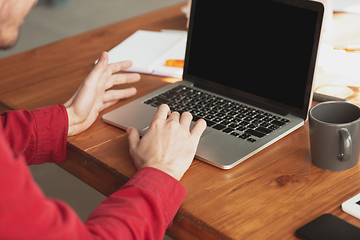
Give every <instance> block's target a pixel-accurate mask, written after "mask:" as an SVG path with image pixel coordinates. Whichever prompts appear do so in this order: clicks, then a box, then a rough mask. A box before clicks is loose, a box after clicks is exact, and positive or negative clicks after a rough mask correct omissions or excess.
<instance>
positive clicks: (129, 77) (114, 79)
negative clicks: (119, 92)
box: [105, 73, 141, 89]
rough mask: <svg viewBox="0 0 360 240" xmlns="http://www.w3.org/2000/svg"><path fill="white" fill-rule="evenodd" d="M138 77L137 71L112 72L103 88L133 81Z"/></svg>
mask: <svg viewBox="0 0 360 240" xmlns="http://www.w3.org/2000/svg"><path fill="white" fill-rule="evenodd" d="M140 78H141V77H140V74H137V73H121V74H113V75H112V76H111V77H110V78H109V80H108V81H107V82H106V86H105V89H109V88H111V87H113V86H114V85H118V84H126V83H134V82H137V81H139V80H140Z"/></svg>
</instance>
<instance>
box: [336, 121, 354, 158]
mask: <svg viewBox="0 0 360 240" xmlns="http://www.w3.org/2000/svg"><path fill="white" fill-rule="evenodd" d="M339 134H340V153H339V156H338V159H339V160H340V161H342V162H347V161H349V160H350V158H351V152H352V141H351V136H350V133H349V131H348V130H347V129H346V128H342V129H340V130H339Z"/></svg>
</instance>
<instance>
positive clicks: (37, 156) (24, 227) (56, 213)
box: [0, 105, 186, 240]
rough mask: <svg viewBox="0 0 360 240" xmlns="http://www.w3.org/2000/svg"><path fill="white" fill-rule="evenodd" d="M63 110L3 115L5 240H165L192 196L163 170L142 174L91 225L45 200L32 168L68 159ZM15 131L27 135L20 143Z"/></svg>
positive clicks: (0, 150) (0, 214) (0, 165)
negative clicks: (185, 199)
mask: <svg viewBox="0 0 360 240" xmlns="http://www.w3.org/2000/svg"><path fill="white" fill-rule="evenodd" d="M63 111H64V108H63V106H61V105H59V106H54V107H49V108H44V109H38V110H34V111H31V112H29V111H20V112H8V113H6V114H4V115H2V116H1V124H2V125H3V126H4V130H3V129H2V128H1V127H0V239H54V240H56V239H74V240H77V239H79V240H80V239H81V240H82V239H87V240H88V239H162V238H163V236H164V233H165V230H166V228H167V227H168V226H169V225H170V224H171V221H172V219H173V217H174V216H175V214H176V212H177V210H178V208H179V206H180V204H181V202H182V200H183V199H184V197H185V194H186V191H185V188H184V187H183V186H182V185H181V184H180V183H179V182H178V181H177V180H175V179H174V178H172V177H171V176H169V175H167V174H166V173H164V172H161V171H159V170H157V169H154V168H143V169H140V170H139V171H138V172H137V173H136V174H135V175H134V176H133V177H132V178H131V179H130V180H129V181H128V183H127V184H125V185H124V186H123V187H122V188H121V189H119V191H117V192H116V193H114V194H113V195H111V196H110V197H109V198H108V199H106V200H105V201H104V202H102V203H101V204H100V205H99V207H98V208H97V209H95V211H94V212H93V213H92V214H91V215H90V217H89V219H88V220H87V221H86V222H85V223H83V222H82V221H81V220H80V219H79V217H78V216H77V214H76V213H75V212H74V211H73V210H72V209H71V208H70V207H69V206H68V205H67V204H65V203H63V202H61V201H57V200H55V199H49V198H47V197H46V196H44V194H43V193H42V191H41V189H40V188H39V187H38V185H37V184H36V183H35V182H34V180H33V179H32V176H31V174H30V171H29V169H28V167H27V164H28V163H41V162H46V161H47V158H50V159H51V161H60V160H63V158H65V149H64V148H65V146H66V145H65V144H66V134H67V133H65V132H66V130H67V120H66V119H67V115H66V112H63ZM61 112H62V113H61ZM58 118H62V120H60V121H59V119H58ZM64 118H65V119H64ZM12 121H14V122H12ZM48 121H49V122H48ZM64 121H65V122H66V124H65V123H64ZM26 124H29V126H28V128H29V129H26V127H25V126H26ZM56 124H60V125H58V126H56ZM64 128H65V129H66V130H64ZM14 132H15V133H18V134H24V136H22V137H21V136H18V137H19V138H21V139H20V140H18V139H16V137H17V136H15V135H14ZM57 134H59V136H58V137H55V136H52V135H57ZM64 138H65V140H64ZM48 145H51V146H48ZM64 145H65V146H64ZM22 153H24V154H25V155H22ZM26 157H30V158H31V160H30V161H29V160H26Z"/></svg>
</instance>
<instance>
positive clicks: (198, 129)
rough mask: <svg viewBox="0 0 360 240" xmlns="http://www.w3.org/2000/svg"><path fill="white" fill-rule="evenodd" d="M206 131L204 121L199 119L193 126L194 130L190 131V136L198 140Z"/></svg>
mask: <svg viewBox="0 0 360 240" xmlns="http://www.w3.org/2000/svg"><path fill="white" fill-rule="evenodd" d="M205 129H206V121H205V120H204V119H199V120H197V121H196V123H195V124H194V128H193V129H192V130H191V135H192V136H194V137H196V138H197V139H200V137H201V135H202V134H203V132H204V131H205Z"/></svg>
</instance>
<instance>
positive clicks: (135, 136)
mask: <svg viewBox="0 0 360 240" xmlns="http://www.w3.org/2000/svg"><path fill="white" fill-rule="evenodd" d="M126 133H127V134H128V140H129V147H130V149H132V150H133V149H135V148H136V146H137V145H138V144H139V142H140V135H139V132H138V131H137V130H136V129H135V128H133V127H128V128H127V129H126Z"/></svg>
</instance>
